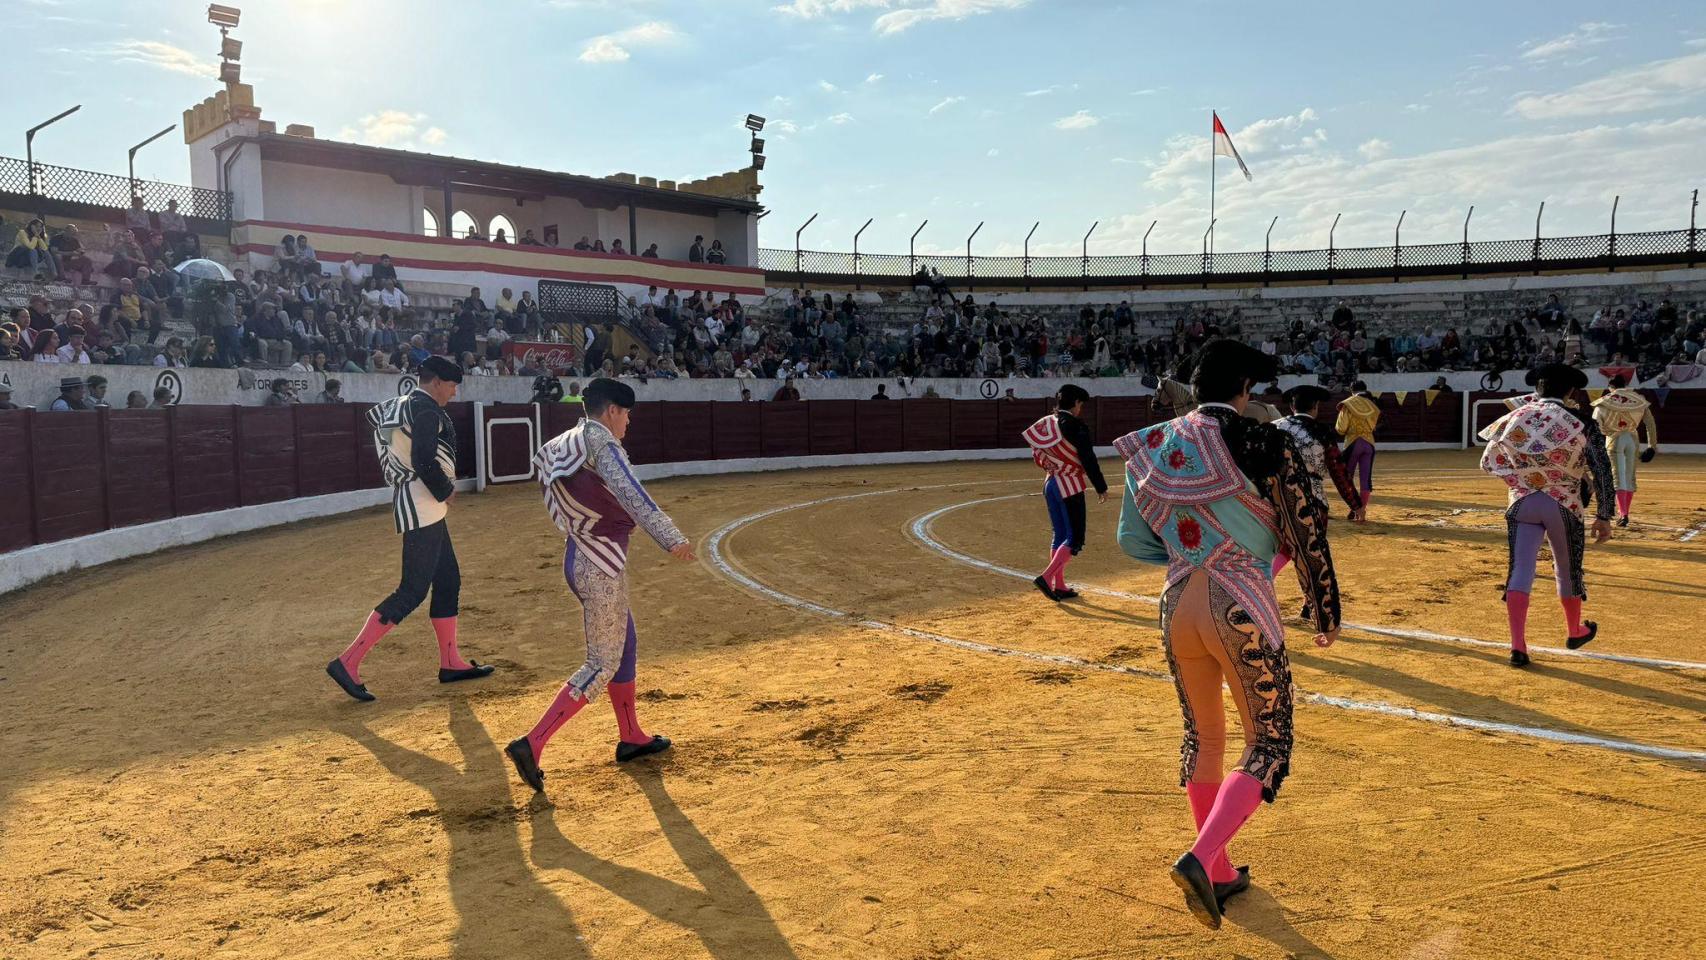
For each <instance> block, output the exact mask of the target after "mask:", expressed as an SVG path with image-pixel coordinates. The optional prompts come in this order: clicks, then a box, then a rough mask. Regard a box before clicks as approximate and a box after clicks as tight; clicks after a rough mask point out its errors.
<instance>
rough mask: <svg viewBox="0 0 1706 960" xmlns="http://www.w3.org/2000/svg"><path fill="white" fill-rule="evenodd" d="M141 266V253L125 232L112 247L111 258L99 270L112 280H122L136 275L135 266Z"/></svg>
mask: <svg viewBox="0 0 1706 960" xmlns="http://www.w3.org/2000/svg"><path fill="white" fill-rule="evenodd" d="M140 266H143V263H142V253H141V251H140V250H138V249H137V248H136V245H135V243H134V242H133V241H131V240H130V239H129V235H128V234H126V235H124V236H122V237H121V238H120V239H119V242H118V244H117V245H116V246H115V247H114V249H113V258H112V260H111V261H110V262H109V263H108V264H107V265H106V266H105V267H102V268H101V272H102V273H104V274H106V275H107V276H109V277H112V278H113V279H114V280H124V279H128V278H131V277H135V276H136V268H137V267H140Z"/></svg>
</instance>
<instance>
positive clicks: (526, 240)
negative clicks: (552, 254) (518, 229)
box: [516, 227, 544, 247]
mask: <svg viewBox="0 0 1706 960" xmlns="http://www.w3.org/2000/svg"><path fill="white" fill-rule="evenodd" d="M516 245H517V246H522V247H542V246H544V244H543V243H540V242H539V240H538V238H537V237H535V236H533V228H532V227H528V228H527V229H526V230H524V231H522V234H521V240H520V241H518V242H517V244H516Z"/></svg>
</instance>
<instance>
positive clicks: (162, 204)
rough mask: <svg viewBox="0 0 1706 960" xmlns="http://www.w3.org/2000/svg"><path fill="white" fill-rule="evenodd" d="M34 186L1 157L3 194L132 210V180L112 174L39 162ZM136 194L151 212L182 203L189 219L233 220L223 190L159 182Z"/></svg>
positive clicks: (142, 185)
mask: <svg viewBox="0 0 1706 960" xmlns="http://www.w3.org/2000/svg"><path fill="white" fill-rule="evenodd" d="M35 168H36V169H35V177H34V183H33V184H32V183H31V177H30V166H29V164H28V163H26V162H25V161H23V160H19V159H16V158H14V157H0V193H12V194H17V195H19V196H37V197H41V198H43V199H47V200H63V201H67V202H70V203H88V204H93V205H95V206H98V207H112V208H115V209H118V210H128V209H129V208H130V198H131V184H132V182H131V180H130V179H129V178H128V177H120V176H115V175H113V174H110V173H95V172H93V171H91V170H74V169H72V168H70V167H56V166H54V165H53V164H51V163H41V162H40V161H37V163H36V165H35ZM135 189H136V194H137V195H138V196H140V197H142V202H143V205H144V206H146V207H147V208H148V209H149V210H154V211H159V210H164V209H166V203H167V201H170V200H176V201H178V212H179V213H181V214H183V215H184V216H186V217H201V218H202V219H206V220H229V219H231V194H230V193H228V192H225V191H220V190H207V189H203V188H201V187H191V186H186V185H184V184H181V183H161V182H159V181H157V180H137V181H135Z"/></svg>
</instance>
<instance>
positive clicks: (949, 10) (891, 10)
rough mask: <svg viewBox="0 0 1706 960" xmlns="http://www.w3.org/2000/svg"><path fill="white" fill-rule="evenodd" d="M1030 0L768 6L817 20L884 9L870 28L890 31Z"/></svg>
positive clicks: (808, 0)
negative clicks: (884, 11)
mask: <svg viewBox="0 0 1706 960" xmlns="http://www.w3.org/2000/svg"><path fill="white" fill-rule="evenodd" d="M1029 2H1030V0H791V2H789V3H785V4H781V5H778V6H775V7H772V8H771V9H773V10H775V11H776V12H777V13H781V14H785V15H787V16H790V17H795V18H798V19H801V20H817V19H820V18H823V17H829V16H833V15H836V14H846V13H855V12H858V11H862V10H886V11H888V12H886V13H883V14H881V15H879V16H878V17H877V18H876V19H875V20H873V21H872V22H871V29H873V30H875V31H876V32H878V33H881V34H894V33H900V32H902V31H904V30H908V29H910V28H912V27H915V26H917V25H918V24H921V23H928V22H930V21H933V20H964V19H965V18H967V17H975V16H978V15H979V14H984V13H992V12H994V11H997V10H1014V9H1017V8H1019V7H1022V6H1025V5H1026V4H1027V3H1029Z"/></svg>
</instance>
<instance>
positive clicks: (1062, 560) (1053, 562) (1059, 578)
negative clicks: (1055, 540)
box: [1043, 543, 1072, 590]
mask: <svg viewBox="0 0 1706 960" xmlns="http://www.w3.org/2000/svg"><path fill="white" fill-rule="evenodd" d="M1071 559H1072V545H1071V544H1069V543H1063V544H1061V545H1060V546H1058V547H1055V548H1054V553H1052V554H1050V555H1049V559H1048V569H1047V570H1044V571H1043V580H1045V581H1046V582H1047V583H1048V584H1049V586H1051V587H1054V588H1055V589H1056V590H1058V589H1060V586H1064V585H1065V583H1066V580H1065V574H1064V573H1063V571H1065V570H1066V562H1067V561H1068V560H1071ZM1057 583H1058V584H1059V585H1060V586H1056V584H1057Z"/></svg>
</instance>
